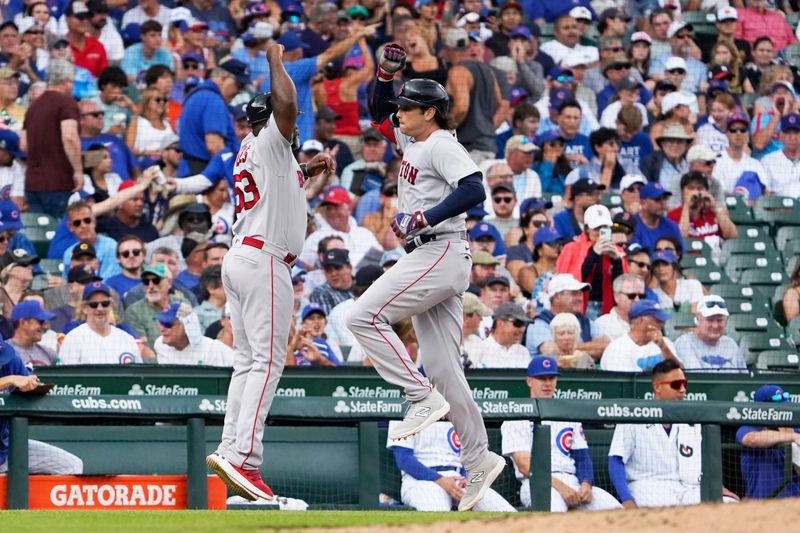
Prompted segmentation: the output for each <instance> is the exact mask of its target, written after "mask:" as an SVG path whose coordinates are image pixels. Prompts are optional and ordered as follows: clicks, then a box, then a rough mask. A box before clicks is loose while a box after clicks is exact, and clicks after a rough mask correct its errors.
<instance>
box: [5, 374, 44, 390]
mask: <svg viewBox="0 0 800 533" xmlns="http://www.w3.org/2000/svg"><path fill="white" fill-rule="evenodd" d="M37 385H39V378H38V377H36V376H6V377H3V378H0V391H2V390H6V389H10V388H11V387H14V388H15V389H19V390H21V391H22V392H28V391H30V390H33V389H35V388H36V387H37Z"/></svg>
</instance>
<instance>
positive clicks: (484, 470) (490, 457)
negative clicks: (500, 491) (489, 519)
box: [458, 452, 506, 511]
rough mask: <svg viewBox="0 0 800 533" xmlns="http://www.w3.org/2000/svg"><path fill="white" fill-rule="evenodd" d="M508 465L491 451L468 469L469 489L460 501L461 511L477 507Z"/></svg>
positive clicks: (459, 508) (459, 507)
mask: <svg viewBox="0 0 800 533" xmlns="http://www.w3.org/2000/svg"><path fill="white" fill-rule="evenodd" d="M505 467H506V461H505V459H503V458H502V457H500V456H499V455H497V454H496V453H492V452H489V453H488V454H486V458H485V459H484V460H483V461H481V463H480V464H479V465H478V466H476V467H475V468H473V469H472V470H468V471H467V489H466V490H465V491H464V496H462V497H461V501H460V502H458V510H459V511H469V510H471V509H472V508H473V507H475V506H476V505H477V504H478V502H479V501H481V498H483V495H484V494H486V491H487V490H489V487H491V486H492V483H494V480H495V479H497V476H499V475H500V473H501V472H502V471H503V469H504V468H505Z"/></svg>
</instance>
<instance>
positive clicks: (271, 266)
mask: <svg viewBox="0 0 800 533" xmlns="http://www.w3.org/2000/svg"><path fill="white" fill-rule="evenodd" d="M274 261H275V258H274V257H272V256H269V287H270V293H271V294H270V315H269V316H271V317H272V320H270V321H269V322H270V330H269V363H267V379H265V380H264V386H263V387H261V396H259V397H258V406H259V407H258V408H256V416H255V418H253V431H252V432H251V434H250V451H249V452H247V455H245V457H244V461H242V465H241V466H240V467H239V468H244V464H245V463H246V462H247V460H248V459H250V454H251V453H253V444H254V443H255V440H256V424H258V411H259V409H260V407H261V402H262V400H263V399H264V392H266V390H267V384H268V383H269V375H270V372H271V371H272V346H273V345H274V344H275V342H274V341H275V268H274V264H273V263H274Z"/></svg>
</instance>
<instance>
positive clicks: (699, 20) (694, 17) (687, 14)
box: [683, 11, 714, 26]
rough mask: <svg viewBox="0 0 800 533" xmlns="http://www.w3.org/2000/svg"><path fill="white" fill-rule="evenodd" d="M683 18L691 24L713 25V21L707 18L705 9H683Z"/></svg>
mask: <svg viewBox="0 0 800 533" xmlns="http://www.w3.org/2000/svg"><path fill="white" fill-rule="evenodd" d="M683 20H685V21H686V22H687V23H689V24H691V25H693V26H713V25H714V21H713V20H711V19H709V18H708V15H707V14H706V12H705V11H684V12H683Z"/></svg>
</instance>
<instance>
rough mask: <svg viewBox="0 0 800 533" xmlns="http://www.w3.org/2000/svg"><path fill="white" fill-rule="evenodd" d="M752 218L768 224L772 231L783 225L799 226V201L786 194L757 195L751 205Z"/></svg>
mask: <svg viewBox="0 0 800 533" xmlns="http://www.w3.org/2000/svg"><path fill="white" fill-rule="evenodd" d="M753 218H755V220H756V221H759V222H763V223H766V224H769V225H770V226H772V227H773V230H774V231H777V229H778V228H780V227H783V226H800V203H798V201H797V200H796V199H794V198H789V197H787V196H772V195H766V196H759V197H758V199H757V200H756V204H755V206H754V207H753Z"/></svg>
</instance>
